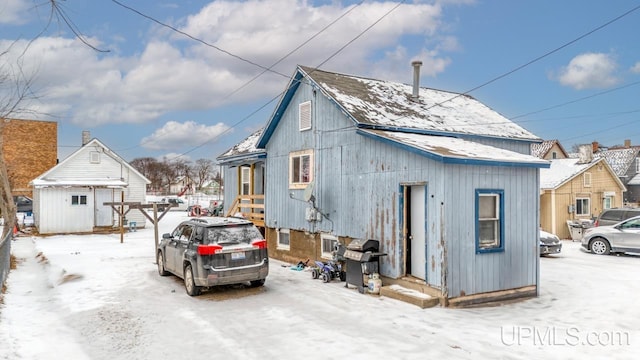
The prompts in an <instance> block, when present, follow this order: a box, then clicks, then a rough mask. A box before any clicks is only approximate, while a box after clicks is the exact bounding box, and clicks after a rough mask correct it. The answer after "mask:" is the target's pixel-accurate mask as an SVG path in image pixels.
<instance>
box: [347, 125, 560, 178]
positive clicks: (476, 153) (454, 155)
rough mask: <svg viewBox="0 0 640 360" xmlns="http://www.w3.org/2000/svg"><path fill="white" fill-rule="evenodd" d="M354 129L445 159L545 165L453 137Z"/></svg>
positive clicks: (532, 158) (483, 162) (461, 161)
mask: <svg viewBox="0 0 640 360" xmlns="http://www.w3.org/2000/svg"><path fill="white" fill-rule="evenodd" d="M358 133H359V134H361V135H364V136H369V137H372V138H377V139H379V140H386V141H390V142H392V143H393V144H394V145H396V146H400V147H406V148H407V149H408V150H409V151H414V152H418V153H420V154H421V155H425V156H427V157H430V158H433V159H436V160H439V161H443V162H445V163H459V164H460V163H464V164H472V163H476V164H490V163H493V164H496V165H502V166H530V167H538V168H545V167H549V162H548V161H546V160H543V159H540V158H537V157H535V156H531V155H525V154H521V153H517V152H514V151H509V150H504V149H499V148H496V147H493V146H488V145H483V144H479V143H476V142H473V141H468V140H463V139H458V138H454V137H448V136H436V135H423V134H412V133H402V132H394V131H384V130H365V129H360V130H358Z"/></svg>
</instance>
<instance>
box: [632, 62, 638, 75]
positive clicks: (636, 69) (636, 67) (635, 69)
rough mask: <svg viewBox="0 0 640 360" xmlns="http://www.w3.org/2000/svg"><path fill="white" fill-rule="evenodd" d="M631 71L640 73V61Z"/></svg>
mask: <svg viewBox="0 0 640 360" xmlns="http://www.w3.org/2000/svg"><path fill="white" fill-rule="evenodd" d="M631 72H632V73H634V74H640V61H638V62H637V63H636V64H635V65H633V66H632V67H631Z"/></svg>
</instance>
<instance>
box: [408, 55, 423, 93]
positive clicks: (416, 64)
mask: <svg viewBox="0 0 640 360" xmlns="http://www.w3.org/2000/svg"><path fill="white" fill-rule="evenodd" d="M411 66H413V98H414V99H416V100H417V99H418V98H419V97H420V66H422V61H420V60H414V61H412V62H411Z"/></svg>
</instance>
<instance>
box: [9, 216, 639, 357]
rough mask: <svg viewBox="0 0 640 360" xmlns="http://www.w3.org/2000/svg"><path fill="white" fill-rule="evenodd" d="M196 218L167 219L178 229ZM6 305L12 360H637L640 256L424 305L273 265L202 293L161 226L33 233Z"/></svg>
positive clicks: (582, 264)
mask: <svg viewBox="0 0 640 360" xmlns="http://www.w3.org/2000/svg"><path fill="white" fill-rule="evenodd" d="M185 218H186V215H185V214H184V213H183V212H171V213H169V214H167V216H165V218H163V219H162V221H161V222H160V234H162V233H164V232H169V231H170V230H172V229H173V227H174V226H175V225H177V223H178V222H179V221H181V220H182V219H185ZM12 246H13V254H14V255H15V256H17V257H18V258H20V259H21V261H20V264H19V266H18V268H17V269H16V270H13V271H12V272H11V273H10V275H9V279H8V282H7V286H8V290H7V293H6V294H5V296H4V299H3V304H2V305H0V359H76V360H81V359H110V360H112V359H127V360H130V359H152V358H153V359H187V358H192V359H203V358H207V359H275V358H277V359H304V358H306V359H426V358H448V359H603V358H607V359H632V358H634V359H635V358H636V354H640V325H639V322H638V319H640V307H639V306H638V305H637V299H636V297H637V296H638V295H639V294H640V271H638V269H639V268H640V256H596V255H592V254H588V253H585V252H583V251H581V250H580V248H579V243H578V242H571V241H564V246H563V249H562V253H561V254H560V255H557V256H554V257H548V258H542V259H541V260H540V261H541V294H540V296H539V297H538V298H534V299H529V300H525V301H519V302H514V303H510V304H503V305H500V306H492V307H477V308H471V309H450V308H440V307H436V308H430V309H420V308H418V307H416V306H413V305H410V304H406V303H403V302H400V301H397V300H394V299H390V298H386V297H378V296H374V295H368V294H360V293H359V292H358V291H357V290H355V289H352V288H349V289H347V288H345V287H344V283H341V282H339V281H334V282H332V283H329V284H325V283H322V281H320V280H313V279H312V278H311V275H310V273H309V272H308V271H294V270H292V269H290V267H289V265H290V264H285V263H282V262H278V261H275V260H274V261H272V263H271V268H270V275H269V277H268V278H267V282H266V284H265V286H264V287H263V288H256V289H246V288H242V287H228V288H222V289H215V290H213V291H210V292H208V293H205V294H203V295H202V296H200V297H195V298H192V297H189V296H188V295H186V294H185V291H184V287H183V285H182V282H181V281H180V280H179V279H178V278H176V277H173V276H169V277H160V276H158V274H157V271H156V266H155V264H154V240H153V230H152V229H151V228H147V229H139V230H138V231H137V232H128V233H126V234H125V237H124V241H123V243H120V235H119V234H113V235H84V236H78V235H64V236H62V235H61V236H50V237H32V236H22V237H19V238H17V240H16V241H14V242H13V243H12Z"/></svg>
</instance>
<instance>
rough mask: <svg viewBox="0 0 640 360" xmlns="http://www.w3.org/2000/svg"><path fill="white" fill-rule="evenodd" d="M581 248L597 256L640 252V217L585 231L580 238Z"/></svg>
mask: <svg viewBox="0 0 640 360" xmlns="http://www.w3.org/2000/svg"><path fill="white" fill-rule="evenodd" d="M582 247H583V248H585V249H586V250H588V251H591V252H592V253H594V254H598V255H608V254H610V253H624V252H634V253H637V252H640V216H636V217H632V218H631V219H627V220H625V221H622V222H619V223H617V224H615V225H611V226H598V227H592V228H589V229H587V230H586V231H585V232H584V236H583V238H582Z"/></svg>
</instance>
